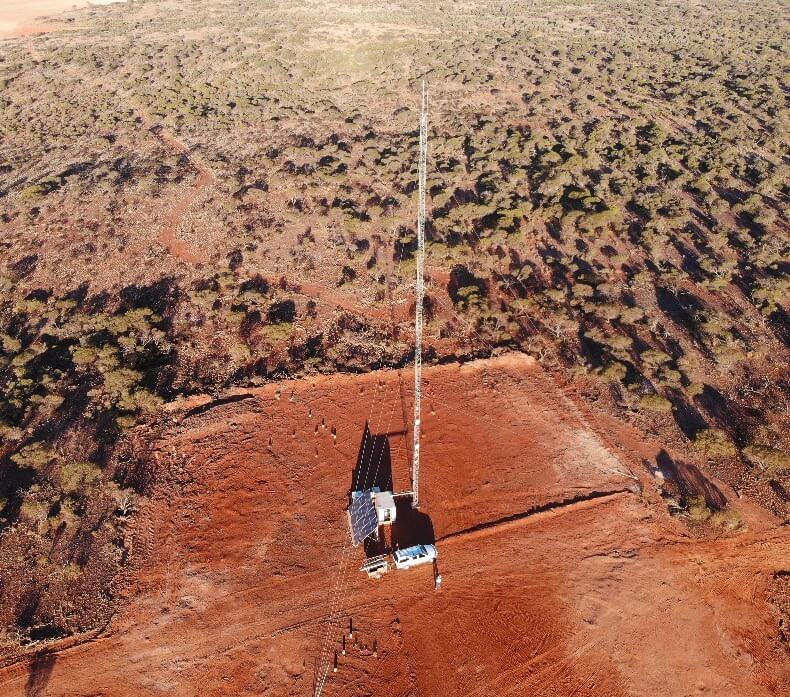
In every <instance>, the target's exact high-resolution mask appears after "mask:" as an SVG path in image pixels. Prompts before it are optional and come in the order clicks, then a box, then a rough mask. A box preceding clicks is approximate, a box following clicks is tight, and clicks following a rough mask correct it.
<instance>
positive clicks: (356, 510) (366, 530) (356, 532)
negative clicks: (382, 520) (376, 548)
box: [348, 491, 379, 545]
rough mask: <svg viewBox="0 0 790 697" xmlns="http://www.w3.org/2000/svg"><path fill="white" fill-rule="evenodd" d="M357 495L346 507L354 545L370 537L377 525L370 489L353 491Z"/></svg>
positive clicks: (377, 520) (376, 515)
mask: <svg viewBox="0 0 790 697" xmlns="http://www.w3.org/2000/svg"><path fill="white" fill-rule="evenodd" d="M355 493H356V494H357V496H356V497H355V498H354V499H353V500H352V501H351V505H350V506H349V507H348V519H349V521H350V523H351V540H352V542H353V543H354V544H355V545H358V544H361V543H362V542H364V541H365V540H366V539H367V538H368V537H370V536H371V535H372V534H373V533H374V532H376V530H377V529H378V526H379V519H378V514H377V513H376V506H375V505H374V504H373V496H372V495H371V493H372V492H370V491H360V492H355Z"/></svg>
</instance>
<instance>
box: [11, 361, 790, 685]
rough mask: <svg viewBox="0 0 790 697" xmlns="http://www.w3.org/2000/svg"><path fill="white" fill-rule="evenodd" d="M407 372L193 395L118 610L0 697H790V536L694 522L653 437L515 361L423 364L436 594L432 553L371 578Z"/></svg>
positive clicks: (755, 520) (399, 471) (400, 471)
mask: <svg viewBox="0 0 790 697" xmlns="http://www.w3.org/2000/svg"><path fill="white" fill-rule="evenodd" d="M411 380H412V375H411V373H410V372H409V371H406V372H403V373H396V372H382V373H374V374H369V375H364V376H333V377H317V378H314V379H307V380H302V381H295V382H292V383H288V384H287V386H286V387H284V388H281V389H283V392H282V393H280V392H279V391H278V388H277V387H276V386H269V387H265V388H261V389H257V390H254V391H250V392H246V393H237V394H236V395H235V399H236V401H230V402H228V401H226V402H224V403H221V402H215V403H207V404H203V405H198V406H195V405H197V404H198V403H197V402H195V403H194V404H192V405H191V406H192V407H193V408H192V411H191V412H189V411H187V412H186V413H185V414H182V417H183V418H182V417H178V419H180V420H178V421H177V423H175V424H174V425H173V427H172V429H171V435H170V436H169V437H168V438H167V439H166V440H165V441H163V442H162V443H161V444H160V449H159V456H160V460H161V463H162V470H163V472H165V471H168V472H172V479H171V480H168V483H166V484H165V483H163V484H162V485H161V486H160V488H159V490H158V492H157V494H156V496H155V497H154V498H153V500H152V501H151V502H150V504H149V505H148V506H147V508H146V510H144V511H142V512H141V515H140V520H141V521H143V523H142V529H141V530H140V534H139V536H138V537H139V540H138V544H141V545H144V546H145V552H144V553H141V554H140V555H138V556H139V558H141V559H143V561H142V563H140V564H139V565H138V568H137V570H136V571H135V572H134V574H133V575H132V578H131V580H130V583H129V585H128V587H127V588H126V590H125V593H124V601H123V602H122V606H121V609H120V611H119V613H118V614H117V616H116V618H115V619H114V620H113V622H112V623H111V624H110V626H109V627H108V628H107V629H106V630H105V631H104V632H103V634H102V635H101V636H100V637H99V638H96V639H93V640H91V641H88V642H86V643H84V644H82V645H79V646H75V647H72V648H68V649H64V650H61V651H59V652H53V653H50V654H49V655H42V656H40V657H38V658H37V659H36V660H34V661H32V662H30V663H28V664H19V665H15V666H10V667H8V668H6V669H3V670H0V693H2V694H3V695H8V696H9V697H14V696H17V695H25V696H26V697H29V696H30V695H39V696H41V697H43V696H44V695H49V696H53V697H54V696H56V695H58V696H60V695H63V696H66V695H68V696H76V695H84V696H88V695H92V696H96V695H114V696H115V695H117V696H118V697H126V696H129V697H131V696H132V695H134V696H140V695H179V696H180V695H184V696H186V695H217V696H219V695H277V696H279V695H293V696H297V695H299V696H302V695H311V694H313V692H314V687H315V683H316V676H317V675H318V676H321V675H323V674H324V673H325V670H327V671H328V672H327V673H326V675H327V680H326V684H325V689H324V692H323V694H324V695H327V696H330V695H331V696H333V697H340V696H343V697H351V696H354V697H356V696H359V697H361V696H362V695H376V696H377V697H379V696H385V697H396V696H398V697H406V696H407V695H413V696H415V697H417V696H421V697H445V696H452V695H464V697H484V696H485V697H489V696H492V695H502V696H505V695H514V696H515V695H531V696H538V695H540V696H546V697H548V696H549V695H556V696H560V695H562V696H567V697H570V696H571V695H573V696H574V697H583V696H585V695H607V696H609V695H612V696H617V695H650V696H655V697H659V696H660V697H665V696H667V695H678V696H681V695H684V696H685V695H698V694H699V695H703V694H710V695H716V696H717V697H722V696H732V697H736V696H737V697H743V696H746V695H750V696H751V695H754V696H760V695H779V694H782V693H783V692H784V690H785V689H786V688H787V687H788V678H790V675H789V671H788V668H787V665H788V662H787V653H786V647H785V648H783V647H782V646H781V645H780V641H779V639H778V636H779V633H778V621H779V620H778V616H777V614H776V610H775V609H774V608H773V606H772V604H771V603H770V598H769V588H770V587H771V583H772V576H773V574H774V573H775V572H778V571H780V570H782V568H783V565H784V566H786V556H787V549H788V541H789V540H788V534H787V531H786V530H782V529H781V528H778V527H776V526H775V525H774V523H773V522H772V521H771V520H770V519H769V518H768V517H766V516H765V515H764V514H759V513H757V512H755V511H753V510H752V509H749V508H746V507H744V508H742V510H741V513H742V515H743V516H744V518H745V519H746V521H747V522H748V524H749V529H748V531H746V532H743V533H740V534H737V535H734V536H730V537H720V538H719V539H713V540H701V539H699V538H695V537H692V536H690V535H689V534H688V530H687V528H686V526H685V524H684V523H683V522H682V521H680V520H679V519H676V518H671V517H670V516H669V515H668V514H667V513H666V506H665V505H664V504H663V503H662V502H661V500H660V497H659V496H658V493H657V488H656V484H655V483H654V481H653V480H652V478H651V477H650V475H648V474H647V470H646V469H644V468H642V467H641V464H640V463H639V458H640V457H641V456H643V455H644V454H645V453H648V452H652V453H653V455H655V452H656V448H655V446H653V445H651V444H650V443H649V442H648V441H641V442H637V440H636V438H635V434H634V433H633V432H632V431H627V429H624V430H622V431H620V430H618V429H617V428H615V427H613V426H612V424H607V429H608V430H607V432H606V435H605V441H604V440H602V436H601V435H599V434H598V433H596V431H597V430H598V429H599V425H598V423H597V422H593V421H592V420H591V417H590V416H586V417H585V416H583V415H582V413H581V412H580V411H579V409H578V408H577V407H576V406H575V404H574V403H573V402H571V401H570V399H569V398H568V397H566V396H565V395H564V394H563V393H562V392H561V391H560V390H559V389H558V388H557V386H556V385H555V383H554V382H553V380H552V379H551V377H549V376H548V375H546V374H545V373H544V372H543V371H542V370H541V369H540V368H539V367H538V366H537V365H536V364H535V363H534V361H532V360H531V359H529V358H526V357H524V356H521V355H506V356H503V357H500V358H497V359H492V360H486V361H476V362H474V363H469V364H466V365H463V366H457V365H452V366H444V367H437V368H431V369H427V370H426V389H425V392H426V400H425V407H424V439H423V462H424V467H423V480H422V487H421V494H422V496H421V498H422V511H423V512H424V513H425V514H427V515H429V516H430V517H431V519H432V523H433V526H434V530H435V534H436V538H437V540H438V543H437V544H438V548H439V553H440V569H441V572H442V574H443V579H444V585H443V589H442V590H441V591H436V590H434V586H433V577H432V571H431V569H430V567H421V568H418V569H414V570H411V571H392V572H390V573H389V574H388V575H386V576H385V577H384V578H383V579H381V580H379V581H373V580H369V579H367V578H366V577H365V576H364V575H363V574H362V573H360V572H359V571H358V570H357V569H358V566H359V564H360V563H361V562H362V560H363V552H362V550H361V549H360V548H351V547H349V546H346V544H345V541H346V539H347V532H346V521H345V513H344V508H345V505H346V502H347V494H348V491H349V489H350V487H351V477H352V469H353V467H354V465H355V464H356V462H357V458H358V455H359V451H360V443H361V441H362V434H363V429H364V425H365V422H366V420H367V421H369V422H370V425H371V431H372V432H373V433H374V434H384V433H388V434H389V444H390V448H391V455H392V471H393V477H394V485H395V489H396V490H398V489H406V488H408V487H409V481H408V479H409V477H408V451H409V447H408V446H409V442H410V441H409V438H410V433H409V432H406V431H405V430H404V424H405V423H408V421H409V416H410V409H411ZM368 452H369V451H368ZM615 452H619V453H620V455H615V454H614V453H615ZM364 459H365V458H363V460H364ZM371 459H372V458H369V457H368V458H367V460H371ZM167 463H169V465H168V466H166V465H167ZM385 465H386V456H385V457H384V463H383V465H379V464H378V463H377V462H373V463H372V465H371V466H385ZM631 470H633V471H634V472H635V473H636V474H637V475H638V477H635V476H634V475H633V474H631ZM637 479H639V480H640V481H637ZM640 491H641V493H640ZM737 505H738V506H739V507H740V504H737ZM340 591H342V592H340ZM349 621H353V626H354V637H353V639H347V654H346V655H345V656H344V655H342V654H341V655H340V657H339V661H338V670H337V672H333V671H332V670H331V666H332V663H333V657H334V652H335V651H336V650H337V651H340V649H341V646H342V644H341V641H342V638H341V637H342V635H343V634H344V633H345V632H347V631H348V628H349ZM785 694H786V693H785Z"/></svg>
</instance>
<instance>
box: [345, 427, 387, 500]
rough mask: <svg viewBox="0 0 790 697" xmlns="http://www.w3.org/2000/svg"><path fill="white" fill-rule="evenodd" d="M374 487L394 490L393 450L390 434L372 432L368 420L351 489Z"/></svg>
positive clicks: (361, 489)
mask: <svg viewBox="0 0 790 697" xmlns="http://www.w3.org/2000/svg"><path fill="white" fill-rule="evenodd" d="M373 487H378V488H379V489H381V491H392V452H391V450H390V441H389V436H388V435H387V434H386V433H385V434H382V435H375V434H373V433H371V432H370V424H369V423H368V422H367V421H366V422H365V430H364V432H363V433H362V442H361V443H360V444H359V453H358V454H357V464H356V465H355V467H354V471H353V472H352V473H351V491H364V490H366V489H372V488H373Z"/></svg>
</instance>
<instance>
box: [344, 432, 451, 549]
mask: <svg viewBox="0 0 790 697" xmlns="http://www.w3.org/2000/svg"><path fill="white" fill-rule="evenodd" d="M403 484H405V485H406V486H408V482H404V483H403ZM374 487H377V488H378V489H380V490H381V491H395V484H394V481H393V474H392V448H391V446H390V434H389V433H383V434H375V433H372V432H371V430H370V424H369V423H368V422H365V429H364V431H363V433H362V441H361V442H360V444H359V452H358V454H357V462H356V465H355V467H354V469H353V471H352V473H351V488H350V490H349V503H350V502H351V492H352V491H366V490H370V489H373V488H374ZM395 509H396V515H395V522H394V523H393V524H392V525H391V526H382V527H380V528H379V533H378V535H372V536H370V537H368V538H367V539H366V540H365V542H364V543H363V546H364V549H365V556H366V557H367V558H370V557H375V556H379V555H381V554H387V553H390V552H392V551H394V550H396V549H404V548H406V547H412V546H414V545H420V544H433V543H434V542H435V541H436V534H435V532H434V529H433V521H432V520H431V517H430V516H429V515H427V514H426V513H423V512H422V511H420V510H418V509H415V508H412V505H411V499H410V498H409V497H405V496H404V497H400V496H399V497H398V498H396V499H395Z"/></svg>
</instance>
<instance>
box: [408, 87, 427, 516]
mask: <svg viewBox="0 0 790 697" xmlns="http://www.w3.org/2000/svg"><path fill="white" fill-rule="evenodd" d="M427 160H428V90H427V88H426V86H425V80H423V81H422V108H421V110H420V158H419V165H418V169H417V178H418V183H419V199H418V201H419V203H418V208H417V284H416V290H417V304H416V308H415V312H414V315H415V317H414V449H413V453H414V459H413V461H412V469H411V483H412V490H413V492H414V495H413V497H412V506H413V507H414V508H419V506H420V425H421V424H420V415H421V407H422V328H423V316H422V315H423V297H424V295H425V283H424V280H423V272H424V267H425V170H426V166H427Z"/></svg>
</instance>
